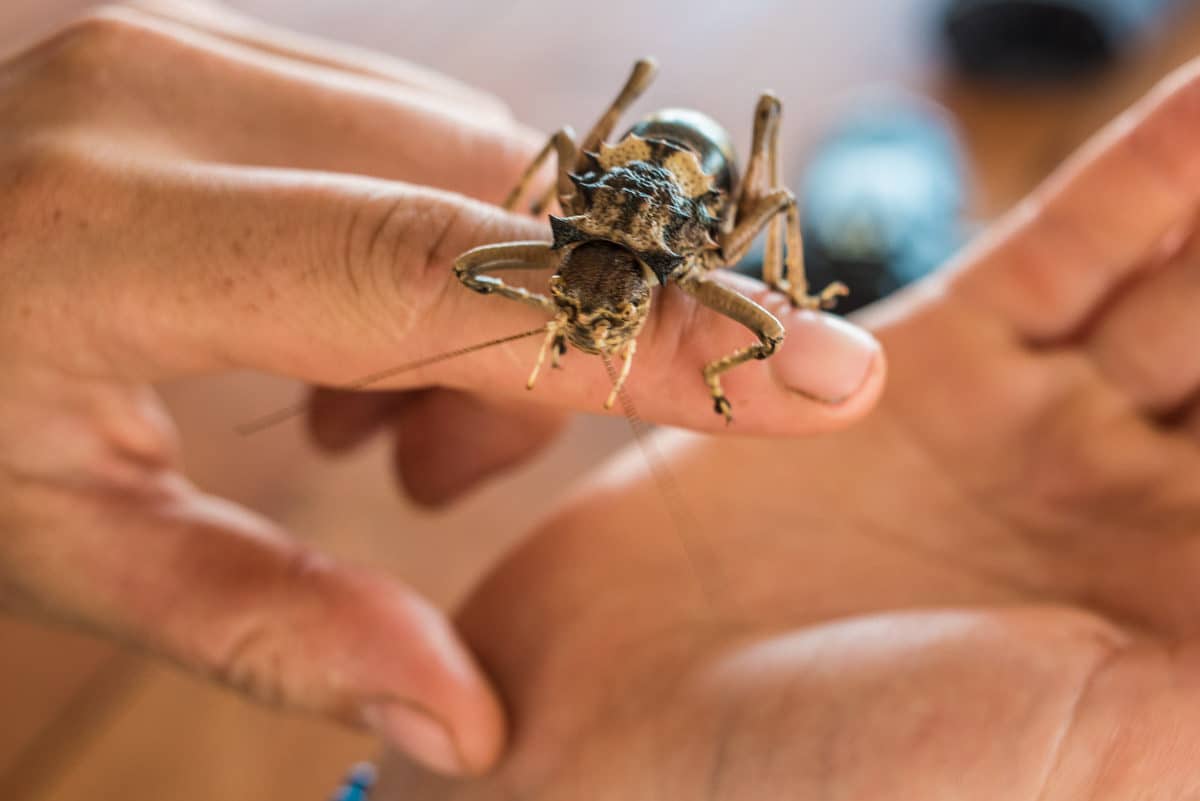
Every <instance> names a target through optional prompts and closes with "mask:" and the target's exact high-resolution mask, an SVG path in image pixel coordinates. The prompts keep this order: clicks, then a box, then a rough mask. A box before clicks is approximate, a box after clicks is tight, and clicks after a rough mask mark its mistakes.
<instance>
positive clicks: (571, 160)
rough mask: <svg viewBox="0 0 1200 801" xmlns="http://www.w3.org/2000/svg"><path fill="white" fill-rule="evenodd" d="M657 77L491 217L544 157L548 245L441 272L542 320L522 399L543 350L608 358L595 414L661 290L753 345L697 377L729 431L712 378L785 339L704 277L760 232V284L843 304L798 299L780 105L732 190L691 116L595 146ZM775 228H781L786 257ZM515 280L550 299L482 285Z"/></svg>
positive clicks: (713, 140) (633, 80)
mask: <svg viewBox="0 0 1200 801" xmlns="http://www.w3.org/2000/svg"><path fill="white" fill-rule="evenodd" d="M657 69H658V67H657V65H656V64H655V62H654V61H653V60H652V59H642V60H640V61H638V62H637V64H636V65H634V68H633V73H632V74H631V75H630V76H629V80H627V81H626V82H625V86H624V87H623V88H622V89H621V92H620V94H618V95H617V99H616V100H614V101H613V103H612V104H611V105H610V106H609V107H608V110H607V111H605V112H604V115H603V116H602V117H601V118H600V120H599V121H598V122H597V123H596V125H595V126H594V127H593V128H592V130H591V131H590V132H589V133H588V135H587V136H586V137H585V138H584V140H583V142H582V144H576V142H575V138H574V135H573V133H572V132H571V129H570V128H569V127H564V128H562V129H560V130H559V131H558V132H557V133H556V134H554V135H553V136H552V137H550V141H548V142H547V143H546V146H545V147H544V148H542V150H541V152H540V153H539V154H538V155H537V157H536V158H535V159H534V160H533V162H532V163H531V164H530V165H529V167H528V168H527V169H526V170H525V173H524V174H523V175H522V176H521V179H520V180H519V181H518V182H517V186H516V187H515V188H514V189H513V191H512V192H511V193H510V194H509V196H508V198H507V199H506V200H505V201H504V208H506V209H509V210H512V209H515V208H516V207H517V205H518V202H519V201H520V199H521V196H522V195H523V194H524V192H525V190H526V188H527V186H528V185H529V184H530V182H531V181H532V179H533V177H534V176H535V175H537V173H538V171H539V170H540V169H541V167H542V165H543V164H545V162H546V160H547V159H548V158H549V157H550V154H551V153H554V154H556V155H557V158H558V172H557V179H556V181H555V183H554V185H553V186H551V187H550V188H549V190H548V191H547V192H546V194H545V196H544V197H541V198H539V199H537V200H535V202H534V203H533V204H532V206H531V209H530V210H531V212H532V213H533V214H540V213H541V211H542V210H543V209H545V208H546V207H548V206H549V205H550V203H551V201H552V200H553V199H555V198H557V199H558V202H559V205H560V206H561V207H562V209H563V212H564V214H565V216H563V217H555V216H551V217H550V226H551V229H552V232H553V235H554V236H553V240H554V241H553V242H551V243H547V242H508V243H503V244H496V245H484V246H482V247H478V248H474V249H473V250H469V251H467V252H466V253H464V254H462V255H461V256H459V257H458V259H457V260H456V261H455V264H454V272H455V274H456V275H457V276H458V278H459V280H461V281H462V282H463V284H465V285H466V286H468V287H470V288H471V289H473V290H475V291H476V292H481V293H483V294H490V293H494V294H497V295H501V296H502V297H506V298H509V299H511V300H517V301H520V302H522V303H527V304H530V305H532V306H535V307H537V308H538V309H541V310H543V311H545V312H548V313H549V314H551V315H553V319H552V320H551V321H550V322H549V323H548V324H547V325H546V338H545V341H544V343H543V345H542V348H541V350H540V351H539V353H538V358H537V364H536V365H535V366H534V368H533V372H532V374H531V375H530V376H529V382H528V386H529V388H530V389H532V388H533V386H534V383H535V382H536V380H537V376H538V372H539V371H540V370H541V367H542V365H543V364H544V363H545V360H546V355H547V353H548V352H550V351H553V355H552V357H551V358H552V361H553V363H554V364H555V366H557V364H558V359H559V357H560V356H562V354H563V353H565V352H566V345H567V343H568V342H570V343H571V344H572V345H574V346H575V347H577V348H579V349H580V350H582V351H584V352H586V353H593V354H600V355H602V356H604V357H606V366H608V365H609V362H608V361H607V357H609V356H620V357H621V359H622V365H621V370H620V373H619V375H617V374H614V380H613V388H612V392H611V393H609V396H608V399H607V400H606V401H605V404H604V406H605V408H611V407H612V405H613V404H614V402H615V401H616V399H617V397H618V396H619V395H620V393H621V389H622V387H623V386H624V384H625V380H626V379H627V378H628V377H629V370H630V367H631V366H632V363H633V354H634V350H635V347H636V344H637V336H638V334H639V333H641V330H642V326H643V325H644V324H645V322H646V316H647V314H648V312H649V311H650V302H651V298H652V297H653V293H652V290H653V288H654V287H655V286H662V285H665V284H667V283H668V282H674V283H675V284H676V285H677V286H679V287H680V288H681V289H682V290H683V291H685V292H687V293H688V294H689V295H691V296H692V297H694V298H696V300H698V301H700V303H702V304H704V305H705V306H707V307H709V308H710V309H713V310H714V311H718V312H720V313H721V314H724V315H726V316H728V317H731V318H732V319H734V320H737V321H738V322H739V323H741V324H742V325H744V326H746V327H747V328H749V329H750V330H751V331H752V332H754V334H755V335H756V336H757V337H758V342H757V343H755V344H753V345H749V346H747V347H745V348H741V349H739V350H736V351H734V352H733V353H731V354H729V355H728V356H725V357H723V358H720V359H717V360H715V361H713V362H710V363H709V364H707V365H705V366H704V369H703V375H704V380H705V382H706V383H707V384H708V387H709V391H710V392H711V393H712V397H713V404H714V406H715V408H716V411H717V413H718V414H721V415H724V417H725V419H726V420H727V421H728V420H732V419H733V415H732V411H733V407H732V405H731V404H730V403H729V400H728V399H727V398H726V397H725V393H724V391H723V390H722V389H721V373H723V372H725V371H726V370H729V369H731V368H733V367H736V366H737V365H739V364H741V363H743V362H746V361H749V360H750V359H765V358H767V357H768V356H770V355H771V354H772V353H774V352H775V351H776V349H778V347H779V345H780V344H781V343H782V342H783V338H784V335H785V333H786V332H785V331H784V328H783V324H782V323H780V322H779V320H777V319H776V318H775V316H774V315H773V314H771V313H770V312H769V311H767V310H766V309H764V308H763V307H762V306H760V305H758V304H757V303H755V302H754V301H753V300H751V299H750V298H748V297H746V296H745V295H742V294H740V293H739V292H737V291H735V290H733V289H730V288H728V287H726V286H723V285H721V284H719V283H717V282H715V281H712V280H710V278H709V275H710V274H711V273H712V271H713V270H716V269H718V268H722V267H732V266H734V265H736V264H737V263H738V262H739V261H740V260H741V259H742V257H744V256H745V255H746V252H747V251H748V250H749V249H750V247H751V245H752V244H753V242H754V239H755V237H756V236H757V235H758V234H759V232H761V231H762V230H763V228H764V227H765V228H767V246H766V254H765V257H764V261H763V280H764V281H765V282H766V283H767V284H768V285H769V286H770V287H772V288H774V289H777V290H779V291H780V292H783V293H784V294H786V295H787V296H788V297H789V298H791V301H792V303H793V304H794V305H796V306H799V307H802V308H808V309H818V308H831V307H832V306H833V305H834V304H835V303H836V302H837V298H838V297H839V296H840V295H844V294H846V287H845V286H844V285H842V284H840V283H834V284H830V285H829V286H827V287H825V289H823V290H822V291H821V292H820V293H819V294H817V295H810V294H809V293H808V282H807V280H806V279H805V275H804V261H803V255H804V254H803V247H802V244H801V240H800V215H799V212H798V211H797V208H796V199H795V197H794V196H793V195H792V193H791V192H790V191H788V189H787V188H785V187H783V186H781V179H780V169H779V155H778V151H779V115H780V104H779V100H778V99H777V98H776V97H775V96H774V95H772V94H770V93H769V92H768V93H764V94H763V95H762V96H761V97H760V98H759V100H758V106H757V107H756V109H755V112H754V133H753V139H752V144H751V153H750V161H749V162H748V163H747V165H746V174H745V176H744V177H743V178H742V179H741V180H740V181H739V180H738V175H737V165H736V163H735V161H734V156H733V147H732V144H731V143H730V139H729V135H728V134H727V133H726V132H725V131H724V129H722V128H721V126H720V125H718V124H717V123H716V122H714V121H713V120H712V119H710V118H709V117H707V116H705V115H704V114H701V113H700V112H698V111H692V110H689V109H667V110H664V111H660V112H658V113H656V114H652V115H650V116H649V117H647V118H646V119H644V120H642V121H641V122H639V123H637V124H636V125H634V126H633V127H632V128H631V129H630V130H629V132H628V133H626V134H625V136H624V137H623V138H622V139H621V140H620V141H619V142H618V143H617V144H615V145H610V144H608V143H607V141H606V140H607V139H608V137H609V136H610V135H611V134H612V132H613V130H614V128H615V127H616V125H617V122H618V120H619V119H620V117H621V115H622V113H623V112H624V111H625V110H626V109H627V108H628V107H629V106H630V105H632V104H633V102H634V101H635V100H637V98H638V97H639V96H640V95H641V94H642V93H643V92H644V91H645V90H646V88H647V87H648V86H649V85H650V82H651V81H652V80H653V78H654V74H655V72H656V71H657ZM781 223H786V250H785V249H784V244H785V243H784V236H783V231H782V226H781ZM785 268H786V269H785ZM521 269H544V270H551V269H552V270H554V274H553V275H552V276H551V277H550V280H549V285H548V288H549V292H550V296H546V295H543V294H539V293H537V292H531V291H530V290H528V289H526V288H524V287H519V286H514V285H512V284H508V283H505V282H504V281H503V280H501V279H499V278H497V277H495V276H494V275H490V273H494V272H498V271H502V270H521ZM537 333H538V330H537V329H534V330H533V331H526V332H523V333H518V334H513V335H511V336H507V337H502V338H500V339H496V340H492V341H490V342H481V343H478V344H475V345H470V346H467V347H464V348H459V349H457V350H453V351H450V352H447V353H440V354H437V355H434V356H429V357H426V358H423V359H418V360H417V361H413V362H409V363H407V364H402V365H399V366H397V367H392V368H389V369H385V370H381V371H379V372H377V373H372V374H371V375H368V376H364V377H363V378H361V379H359V380H358V381H355V382H353V383H352V384H348V385H346V386H345V387H344V388H345V389H363V388H366V387H368V386H370V385H373V384H377V383H379V382H380V381H383V380H385V379H387V378H390V377H392V376H395V375H398V374H400V373H405V372H408V371H409V370H414V369H417V368H419V367H424V366H427V365H430V364H434V363H436V362H441V361H446V360H447V359H452V358H456V357H458V356H463V355H466V354H468V353H474V352H476V351H480V350H484V349H487V348H491V347H494V346H496V345H501V344H504V343H506V342H511V341H514V340H517V339H523V338H525V337H527V336H533V335H536V334H537ZM610 370H612V368H611V367H610ZM305 408H307V404H305V403H300V404H297V405H294V406H290V407H287V408H284V409H280V410H278V411H276V412H273V413H271V414H268V415H265V416H263V417H261V418H258V419H257V420H253V421H250V422H248V423H246V424H244V425H241V426H238V430H239V431H240V432H242V433H244V434H250V433H254V432H256V431H261V430H263V429H265V428H269V427H270V426H273V425H275V424H276V423H279V422H281V421H283V420H286V419H288V418H290V417H292V416H294V415H295V414H298V413H301V412H303V411H304V410H305ZM627 411H630V410H627ZM630 413H631V412H630Z"/></svg>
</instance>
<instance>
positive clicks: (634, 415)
mask: <svg viewBox="0 0 1200 801" xmlns="http://www.w3.org/2000/svg"><path fill="white" fill-rule="evenodd" d="M601 358H602V359H603V360H604V369H605V370H607V371H608V379H609V381H611V382H612V384H613V387H614V389H615V390H616V393H617V398H618V399H619V400H620V402H621V409H622V411H624V412H625V419H626V421H628V423H629V429H630V431H631V432H632V433H633V439H634V441H635V442H637V444H638V448H639V449H641V451H642V456H643V457H644V458H645V460H646V466H647V469H648V470H649V471H650V475H651V476H653V477H654V483H655V484H657V485H658V491H659V493H660V494H661V495H662V498H663V503H664V505H665V506H666V508H667V512H668V514H669V515H670V517H671V520H672V522H673V523H674V524H675V531H676V534H677V536H678V538H679V544H680V546H681V547H682V548H683V553H684V556H685V557H686V558H687V562H688V567H689V568H690V569H691V572H692V576H693V577H694V578H695V580H696V585H697V586H698V587H699V588H700V594H701V596H702V597H703V599H704V603H705V605H706V606H707V607H708V608H709V611H715V609H716V601H717V598H718V596H719V593H718V592H717V589H718V588H719V587H720V586H722V585H723V584H724V583H725V582H724V579H723V577H722V576H721V569H720V567H719V563H718V561H717V559H716V556H715V554H714V553H713V551H712V549H710V548H709V547H708V546H707V545H706V544H705V543H704V542H703V540H700V539H693V538H691V537H689V536H688V531H702V530H703V529H702V527H701V525H700V521H699V520H697V519H696V516H695V515H694V514H692V512H691V510H690V508H689V507H688V504H687V502H686V500H685V499H684V495H683V490H682V489H681V488H680V486H679V482H678V481H677V480H676V478H675V474H674V473H673V472H671V468H670V467H668V466H667V460H666V459H664V458H663V455H662V452H661V451H659V449H658V445H657V444H656V443H655V441H654V437H653V436H652V433H653V432H652V431H651V429H650V425H649V424H648V423H646V421H645V420H643V419H642V417H641V415H639V414H638V412H637V407H636V406H634V403H633V398H631V397H630V396H629V392H628V391H626V389H625V387H624V385H623V384H621V383H619V378H620V374H619V372H618V371H617V368H616V366H615V365H614V364H613V363H612V359H611V358H609V356H608V355H607V354H602V355H601ZM702 562H703V564H702ZM705 565H707V566H708V567H709V569H707V570H706V569H705Z"/></svg>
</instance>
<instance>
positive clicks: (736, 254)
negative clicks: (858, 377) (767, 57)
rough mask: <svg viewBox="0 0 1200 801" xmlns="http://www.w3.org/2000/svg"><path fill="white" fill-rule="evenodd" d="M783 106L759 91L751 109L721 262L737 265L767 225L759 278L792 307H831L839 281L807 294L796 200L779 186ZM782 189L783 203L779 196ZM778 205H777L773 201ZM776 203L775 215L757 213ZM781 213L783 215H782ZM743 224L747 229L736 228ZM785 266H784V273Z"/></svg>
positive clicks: (843, 291) (839, 288)
mask: <svg viewBox="0 0 1200 801" xmlns="http://www.w3.org/2000/svg"><path fill="white" fill-rule="evenodd" d="M781 113H782V107H781V105H780V103H779V99H778V98H777V97H775V96H774V95H772V94H770V93H765V94H763V95H762V96H761V97H760V98H759V100H758V106H757V107H756V109H755V112H754V137H753V142H752V144H751V152H750V161H749V163H748V164H747V166H746V177H745V178H744V179H743V181H742V186H741V192H740V196H739V198H738V205H737V222H736V225H735V226H734V227H733V230H732V231H730V232H729V235H728V239H729V240H732V241H730V247H728V248H725V249H724V253H725V258H726V263H727V264H731V265H732V264H736V263H737V262H738V261H739V260H740V259H741V258H742V256H744V255H745V253H746V250H748V249H749V247H750V244H751V243H752V242H753V240H754V236H755V235H757V233H758V231H759V230H761V229H762V227H763V225H764V224H766V225H767V243H766V253H765V256H764V259H763V281H764V282H766V283H767V285H768V286H770V287H772V288H774V289H778V290H779V291H781V292H783V293H784V294H786V295H787V296H788V297H789V298H791V300H792V303H793V304H794V305H796V306H800V307H802V308H808V309H817V308H826V309H828V308H832V307H833V306H834V305H835V304H836V303H837V298H838V297H840V296H842V295H845V294H846V293H847V290H846V287H845V285H844V284H841V283H833V284H830V285H829V286H827V287H825V289H823V290H822V291H821V292H820V293H819V294H818V295H815V296H814V295H809V294H808V279H807V277H806V276H805V273H804V244H803V241H802V239H801V234H800V214H799V211H798V209H797V207H796V201H795V198H794V197H793V196H792V194H791V193H790V192H788V191H787V190H786V189H785V188H784V187H783V178H782V176H781V174H780V166H779V119H780V115H781ZM783 193H786V197H787V202H785V203H779V201H778V199H779V198H780V197H781V196H782V195H783ZM776 204H778V205H776ZM772 205H775V206H776V212H775V213H769V214H767V217H766V219H763V218H762V217H761V216H760V215H761V214H762V213H763V211H764V210H765V209H766V208H770V207H771V206H772ZM781 215H782V219H781ZM785 219H786V222H787V251H786V257H785V253H784V237H783V231H782V230H781V229H782V223H783V222H784V220H785ZM743 226H747V227H748V228H747V230H741V231H739V229H742V227H743ZM784 267H786V268H787V273H786V277H785V274H784Z"/></svg>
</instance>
